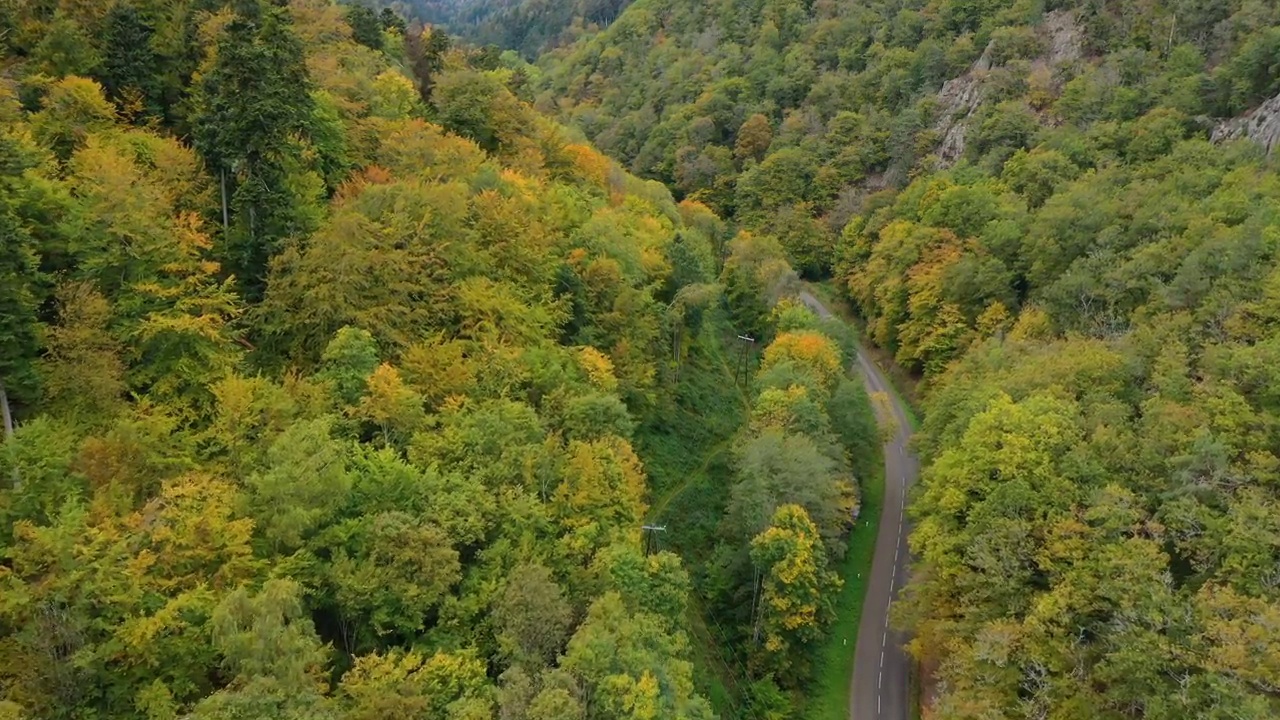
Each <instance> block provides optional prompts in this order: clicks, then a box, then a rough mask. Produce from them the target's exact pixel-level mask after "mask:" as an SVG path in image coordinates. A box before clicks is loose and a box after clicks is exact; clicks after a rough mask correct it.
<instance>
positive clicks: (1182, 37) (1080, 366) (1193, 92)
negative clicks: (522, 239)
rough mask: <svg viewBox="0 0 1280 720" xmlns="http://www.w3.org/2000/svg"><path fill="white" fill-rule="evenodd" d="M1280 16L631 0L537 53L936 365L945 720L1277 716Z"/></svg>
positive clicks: (575, 97) (1214, 7)
mask: <svg viewBox="0 0 1280 720" xmlns="http://www.w3.org/2000/svg"><path fill="white" fill-rule="evenodd" d="M1278 12H1280V11H1277V9H1276V8H1275V7H1274V5H1273V4H1270V3H1259V2H1251V1H1248V0H1237V1H1234V2H1223V3H1188V2H1175V1H1172V0H1171V1H1168V2H1160V1H1157V2H1149V3H1141V4H1134V3H1119V2H1105V1H1103V2H1098V1H1090V2H1069V1H1068V2H1053V3H1046V4H1039V3H1025V2H1012V1H1005V0H984V1H979V2H971V1H969V0H963V1H962V0H940V1H937V2H920V3H907V4H906V5H905V6H904V5H903V4H902V3H876V2H871V3H831V2H821V1H819V2H814V3H811V4H809V3H799V2H787V1H786V0H778V1H777V2H746V1H741V2H737V1H734V0H725V1H724V2H719V3H693V2H686V1H682V0H652V1H650V0H640V1H639V2H637V3H636V4H634V5H633V6H632V7H631V8H629V9H628V10H627V12H625V13H624V14H623V15H622V17H621V18H620V19H619V20H618V21H617V22H615V23H614V24H613V25H612V26H611V27H610V28H608V29H607V30H606V31H604V32H601V33H599V34H596V35H594V36H591V37H588V38H584V39H583V40H581V41H579V42H578V43H576V44H575V45H573V46H572V47H569V48H565V49H563V50H560V51H556V52H553V53H551V54H550V55H548V56H546V57H544V58H543V59H542V60H541V62H540V66H541V68H542V70H543V75H542V77H541V79H540V80H539V82H540V88H541V94H540V95H539V103H540V105H541V106H542V107H544V108H547V109H551V110H554V111H556V112H558V113H559V114H560V116H561V117H563V118H565V119H566V120H567V121H569V122H572V123H574V124H576V125H578V126H579V127H581V128H582V129H583V130H584V132H585V133H586V134H587V135H588V137H591V138H593V139H594V140H595V141H596V142H597V143H598V144H599V145H600V147H601V148H602V149H604V150H605V151H606V152H608V153H610V154H611V155H613V156H614V157H616V158H618V159H619V160H620V161H622V162H624V163H627V164H628V166H629V167H631V168H632V169H633V170H634V171H636V172H639V173H641V174H644V175H646V176H649V177H655V178H659V179H661V180H663V181H664V182H666V183H667V184H668V185H669V186H671V187H673V188H674V189H675V191H676V192H677V194H680V195H685V196H688V197H696V198H700V199H702V200H704V201H705V202H707V203H708V204H710V205H712V206H713V207H715V208H717V209H719V210H721V211H722V212H724V213H726V214H730V215H732V216H733V217H734V218H735V219H736V220H738V221H739V222H740V223H743V224H744V225H746V226H748V227H752V228H754V229H756V230H758V231H759V232H761V233H762V234H765V235H772V236H775V237H777V238H778V239H779V240H780V241H781V242H782V243H783V244H784V245H785V246H786V247H787V248H788V250H789V252H790V255H791V257H792V259H793V261H794V262H795V263H796V264H797V266H798V267H802V268H804V269H805V270H806V271H807V272H809V273H810V274H819V273H823V272H827V271H829V270H830V271H833V272H834V273H835V274H836V276H837V281H838V282H839V283H840V284H841V285H843V286H844V287H846V288H847V290H848V292H849V295H850V297H851V299H852V300H853V301H854V302H855V304H856V306H857V308H858V309H859V311H860V313H861V314H862V316H863V317H864V318H865V319H866V321H867V323H868V335H869V336H870V339H872V340H873V341H874V342H876V343H877V344H878V345H880V346H882V347H884V348H886V349H888V350H889V351H890V352H892V353H893V354H894V355H895V357H896V359H897V360H898V362H899V363H900V364H902V365H903V366H904V367H906V368H907V369H909V370H911V371H913V372H915V373H917V374H919V375H920V376H921V377H922V378H923V380H924V381H925V382H924V389H925V396H926V400H925V404H924V408H923V409H924V411H925V416H926V420H925V425H924V428H923V430H922V432H921V434H920V440H919V443H920V449H921V456H922V460H923V461H924V463H925V467H924V470H923V474H922V479H921V482H922V489H921V492H920V494H919V496H918V498H917V500H916V502H915V503H914V507H913V509H912V512H913V515H914V517H915V519H916V523H917V530H916V532H915V534H914V536H913V540H912V549H913V552H914V553H915V554H916V556H917V563H916V565H915V567H914V569H913V579H912V583H911V585H910V586H909V588H908V591H907V593H906V600H907V602H906V603H904V604H903V609H902V616H901V618H900V619H901V620H902V621H903V622H904V623H905V624H906V625H908V626H910V627H911V629H912V630H913V631H914V632H915V633H916V639H915V641H914V642H913V643H912V646H911V649H912V651H913V652H915V653H916V654H917V655H918V656H919V657H921V658H922V659H925V660H928V661H929V662H930V666H932V667H937V668H938V670H937V677H936V679H937V680H938V681H939V682H938V683H937V687H938V688H939V695H938V697H936V698H934V699H933V700H934V702H933V706H932V710H933V712H935V713H936V714H937V716H939V717H945V718H983V717H1004V716H1012V715H1017V716H1022V715H1035V716H1041V715H1043V716H1048V717H1082V718H1083V717H1089V718H1099V717H1101V718H1139V717H1141V718H1180V717H1224V718H1225V717H1248V718H1259V719H1260V718H1265V717H1273V716H1275V715H1276V714H1277V713H1280V705H1278V703H1280V701H1277V696H1276V692H1275V691H1276V688H1277V687H1280V675H1277V668H1278V667H1280V664H1278V660H1280V645H1277V643H1276V641H1275V638H1274V633H1268V632H1265V631H1262V630H1260V628H1263V627H1271V626H1272V625H1274V624H1275V623H1276V622H1277V618H1280V582H1277V581H1278V579H1280V578H1278V576H1277V575H1276V573H1275V568H1276V567H1280V564H1278V563H1280V526H1277V524H1276V520H1275V519H1276V518H1277V517H1280V492H1278V491H1277V487H1280V434H1278V433H1277V430H1276V428H1277V427H1278V426H1280V425H1278V421H1280V406H1278V405H1277V404H1276V402H1275V398H1274V397H1273V395H1274V393H1273V392H1272V390H1271V388H1272V387H1273V386H1274V385H1275V382H1276V378H1275V377H1273V372H1272V370H1270V369H1269V368H1272V367H1274V366H1275V363H1274V362H1273V360H1274V358H1273V357H1272V352H1273V350H1272V349H1273V347H1274V346H1275V344H1276V338H1277V337H1278V334H1277V333H1278V332H1280V327H1278V326H1277V325H1276V317H1277V316H1276V312H1275V309H1274V307H1273V306H1274V305H1275V299H1276V298H1275V296H1276V287H1275V283H1276V278H1277V277H1278V273H1280V258H1278V257H1277V254H1276V252H1277V250H1276V244H1275V242H1274V239H1275V237H1276V232H1277V225H1276V223H1277V222H1278V221H1280V220H1278V218H1280V216H1278V215H1277V213H1276V208H1277V207H1280V205H1278V201H1280V197H1278V196H1277V187H1278V186H1277V183H1276V175H1275V170H1274V165H1273V162H1272V160H1271V159H1270V157H1269V156H1268V151H1269V150H1270V149H1271V148H1272V147H1273V145H1274V138H1275V137H1276V129H1275V117H1274V106H1275V100H1274V98H1275V96H1276V95H1277V94H1278V93H1280V81H1277V79H1276V76H1275V74H1274V73H1273V72H1272V70H1271V69H1272V68H1273V67H1274V63H1275V58H1276V57H1277V52H1278V50H1277V49H1278V48H1280V15H1278V14H1277V13H1278ZM1232 118H1236V119H1235V120H1232Z"/></svg>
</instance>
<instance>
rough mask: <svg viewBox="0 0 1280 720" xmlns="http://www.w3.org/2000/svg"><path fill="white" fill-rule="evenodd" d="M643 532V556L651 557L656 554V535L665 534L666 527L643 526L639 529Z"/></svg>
mask: <svg viewBox="0 0 1280 720" xmlns="http://www.w3.org/2000/svg"><path fill="white" fill-rule="evenodd" d="M641 530H643V531H644V554H645V555H652V554H654V553H656V552H658V533H661V532H666V531H667V526H666V525H645V526H643V527H642V528H641Z"/></svg>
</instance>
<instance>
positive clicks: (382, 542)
mask: <svg viewBox="0 0 1280 720" xmlns="http://www.w3.org/2000/svg"><path fill="white" fill-rule="evenodd" d="M348 532H350V534H351V536H352V537H351V539H350V540H349V541H348V548H339V549H338V550H337V551H336V553H335V557H334V560H333V564H332V568H331V570H330V573H331V575H332V578H333V583H334V585H335V597H336V601H337V605H338V608H339V611H340V612H341V613H342V615H343V621H344V625H345V624H351V625H353V626H355V627H357V628H360V629H361V630H363V629H365V628H367V629H368V630H371V631H372V633H370V634H366V633H364V632H347V631H345V630H344V641H346V642H347V649H348V651H349V652H350V651H352V650H354V649H356V648H358V647H360V646H361V645H363V644H364V643H370V644H376V643H375V642H374V641H375V640H376V638H381V637H386V636H388V635H392V636H400V637H411V636H413V635H414V634H415V633H417V632H420V631H421V630H422V627H423V623H424V622H425V619H426V617H427V613H428V612H429V611H430V610H431V609H432V608H434V607H435V606H437V605H438V604H439V603H440V602H442V601H443V600H444V598H445V597H446V596H447V595H448V592H449V590H450V588H451V587H453V585H454V584H455V583H457V582H458V580H459V579H460V577H461V570H460V567H459V563H458V553H457V551H456V550H454V549H453V548H452V547H451V544H450V540H449V538H448V537H447V536H446V535H445V534H444V532H443V531H441V530H440V529H439V528H437V527H435V526H433V525H428V524H426V523H424V522H422V521H421V520H419V519H417V518H414V517H412V516H410V515H407V514H405V513H402V512H395V511H392V512H383V513H379V514H376V515H366V516H364V517H363V518H362V519H361V520H359V521H357V522H356V523H355V528H354V529H353V530H349V531H348ZM357 622H359V625H356V623H357ZM352 635H354V636H355V637H354V638H351V639H349V638H348V636H352ZM361 636H363V637H361Z"/></svg>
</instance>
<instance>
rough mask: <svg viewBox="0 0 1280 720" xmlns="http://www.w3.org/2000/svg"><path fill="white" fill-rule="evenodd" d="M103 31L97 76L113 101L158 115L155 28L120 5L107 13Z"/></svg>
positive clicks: (136, 12)
mask: <svg viewBox="0 0 1280 720" xmlns="http://www.w3.org/2000/svg"><path fill="white" fill-rule="evenodd" d="M105 28H106V29H105V31H104V34H103V45H104V48H105V49H104V50H103V53H102V56H103V59H102V65H101V66H100V67H99V69H98V73H97V74H98V79H99V80H100V81H101V82H102V86H103V87H104V88H106V90H107V95H108V96H109V97H110V98H111V99H112V100H113V101H115V102H116V103H118V104H120V105H122V106H124V107H126V108H131V109H135V110H137V111H140V112H141V114H142V115H145V116H150V117H159V116H160V115H161V113H162V112H163V109H162V108H161V105H160V94H161V92H160V87H159V82H158V76H159V72H158V70H157V68H158V67H159V66H160V62H159V58H158V57H157V56H156V53H155V50H154V49H153V48H152V46H151V38H152V36H153V35H155V29H154V28H152V27H151V25H150V24H149V23H148V22H147V21H146V19H145V18H144V17H143V16H142V13H140V12H138V9H137V8H135V7H133V6H131V5H126V4H119V5H116V6H115V7H113V8H111V10H110V11H109V12H108V13H107V17H106V22H105Z"/></svg>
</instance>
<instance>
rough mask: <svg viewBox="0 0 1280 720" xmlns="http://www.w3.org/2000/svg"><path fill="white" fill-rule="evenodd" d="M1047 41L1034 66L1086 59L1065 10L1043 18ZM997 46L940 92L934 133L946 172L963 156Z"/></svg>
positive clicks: (1080, 39)
mask: <svg viewBox="0 0 1280 720" xmlns="http://www.w3.org/2000/svg"><path fill="white" fill-rule="evenodd" d="M1041 30H1042V32H1043V33H1044V36H1045V37H1046V39H1047V43H1046V47H1047V49H1046V53H1045V56H1044V57H1042V58H1040V59H1039V60H1037V61H1036V62H1035V64H1036V65H1045V64H1047V65H1048V66H1049V67H1051V68H1056V67H1059V66H1061V65H1064V64H1070V63H1073V62H1076V61H1077V60H1079V59H1080V58H1081V57H1082V56H1083V43H1084V36H1083V34H1082V32H1081V30H1080V26H1079V25H1078V24H1077V23H1076V19H1075V16H1074V15H1072V14H1071V13H1069V12H1066V11H1064V10H1054V11H1053V12H1050V13H1047V14H1045V16H1044V25H1043V26H1042V28H1041ZM993 50H994V45H987V48H986V50H984V51H983V53H982V56H981V57H979V58H978V59H977V60H976V61H975V62H974V63H973V65H972V66H971V67H970V68H969V70H968V72H966V73H965V74H963V75H961V76H960V77H957V78H953V79H951V80H948V81H947V82H946V84H944V85H943V86H942V89H941V90H939V91H938V113H939V115H938V122H937V124H936V125H934V128H933V130H934V132H935V133H936V134H937V136H938V138H939V144H938V151H937V156H938V165H939V166H940V167H943V168H948V167H951V166H952V165H955V164H956V161H958V160H959V159H960V156H962V155H964V150H965V147H966V137H967V136H968V133H969V125H970V123H969V119H970V118H971V117H972V116H973V113H974V112H975V111H977V109H978V105H980V104H981V103H982V83H983V80H984V79H985V78H986V75H987V72H989V71H990V70H991V67H992V61H991V55H992V51H993Z"/></svg>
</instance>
